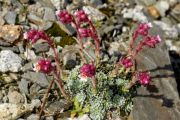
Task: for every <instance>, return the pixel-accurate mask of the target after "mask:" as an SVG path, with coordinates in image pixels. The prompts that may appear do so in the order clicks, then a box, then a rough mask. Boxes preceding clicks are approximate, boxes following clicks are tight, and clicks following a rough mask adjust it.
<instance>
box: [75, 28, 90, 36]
mask: <svg viewBox="0 0 180 120" xmlns="http://www.w3.org/2000/svg"><path fill="white" fill-rule="evenodd" d="M78 32H79V34H80V37H82V38H85V37H91V35H92V34H91V29H89V28H79V29H78Z"/></svg>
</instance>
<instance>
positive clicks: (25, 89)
mask: <svg viewBox="0 0 180 120" xmlns="http://www.w3.org/2000/svg"><path fill="white" fill-rule="evenodd" d="M28 84H29V82H28V81H27V80H26V79H21V81H20V82H19V83H18V87H19V89H20V91H21V92H22V93H25V94H26V95H27V94H28V93H29V90H28Z"/></svg>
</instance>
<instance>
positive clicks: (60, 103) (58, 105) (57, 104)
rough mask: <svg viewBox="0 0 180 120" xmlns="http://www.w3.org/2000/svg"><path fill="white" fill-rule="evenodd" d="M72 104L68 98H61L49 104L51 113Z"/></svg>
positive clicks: (48, 107)
mask: <svg viewBox="0 0 180 120" xmlns="http://www.w3.org/2000/svg"><path fill="white" fill-rule="evenodd" d="M70 106H71V104H70V103H68V102H67V101H66V100H64V99H61V100H60V101H55V102H51V103H49V104H48V105H47V110H48V112H49V113H55V112H57V111H63V110H67V109H68V108H69V107H70Z"/></svg>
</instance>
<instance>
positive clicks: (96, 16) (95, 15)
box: [82, 6, 106, 21]
mask: <svg viewBox="0 0 180 120" xmlns="http://www.w3.org/2000/svg"><path fill="white" fill-rule="evenodd" d="M82 9H83V10H84V12H85V13H86V14H87V15H88V16H89V17H90V18H91V20H93V21H100V20H103V19H104V18H105V17H106V16H105V14H103V13H102V12H100V11H99V10H98V9H96V8H93V7H91V6H83V8H82Z"/></svg>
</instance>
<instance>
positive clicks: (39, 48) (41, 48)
mask: <svg viewBox="0 0 180 120" xmlns="http://www.w3.org/2000/svg"><path fill="white" fill-rule="evenodd" d="M33 48H34V49H35V53H36V54H38V53H42V52H48V51H49V48H50V47H49V44H48V43H39V44H38V43H37V44H35V45H34V46H33Z"/></svg>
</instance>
